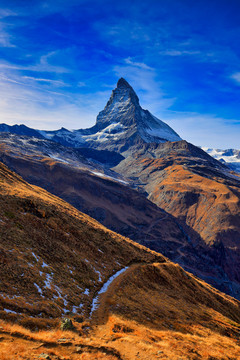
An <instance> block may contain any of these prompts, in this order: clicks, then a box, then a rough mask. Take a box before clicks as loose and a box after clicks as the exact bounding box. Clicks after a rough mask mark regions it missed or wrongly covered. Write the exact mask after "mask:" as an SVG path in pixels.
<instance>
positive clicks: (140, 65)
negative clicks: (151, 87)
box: [124, 57, 153, 70]
mask: <svg viewBox="0 0 240 360" xmlns="http://www.w3.org/2000/svg"><path fill="white" fill-rule="evenodd" d="M124 61H125V63H126V64H129V65H133V66H136V67H139V68H141V69H145V70H153V68H151V67H150V66H148V65H147V64H145V63H142V62H136V61H132V59H131V57H128V58H127V59H124Z"/></svg>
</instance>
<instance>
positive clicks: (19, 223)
mask: <svg viewBox="0 0 240 360" xmlns="http://www.w3.org/2000/svg"><path fill="white" fill-rule="evenodd" d="M0 181H1V188H0V220H1V221H0V255H1V256H0V265H1V266H0V276H1V278H2V279H3V282H2V284H1V289H0V292H1V294H0V317H2V318H5V319H8V320H9V321H16V320H18V321H19V322H21V323H22V324H24V325H25V326H28V327H30V328H31V329H34V328H38V329H39V328H44V326H45V328H47V327H48V326H52V325H53V324H51V322H52V321H51V320H49V319H54V318H59V317H61V315H63V314H64V312H65V313H67V314H68V315H74V313H76V312H77V313H78V314H79V315H84V316H87V314H88V313H89V310H90V305H91V301H92V298H93V296H94V295H95V293H96V291H97V290H98V289H100V288H101V285H102V283H103V282H104V281H105V280H106V279H107V278H109V276H111V275H112V274H113V273H114V272H116V271H117V270H119V269H120V268H122V267H124V266H126V265H127V264H129V263H131V262H135V261H142V262H152V261H153V260H156V259H158V261H166V260H165V258H164V257H163V256H162V255H160V254H157V253H155V252H153V251H150V250H147V249H146V248H145V247H143V246H141V245H138V244H135V243H134V242H133V241H131V240H129V239H127V238H124V237H122V236H120V235H117V234H116V233H114V232H112V231H110V230H108V229H106V228H105V227H104V226H102V225H100V224H99V223H98V222H97V221H95V220H93V219H92V218H90V217H89V216H87V215H85V214H82V213H80V212H79V211H77V210H76V209H75V208H74V207H72V206H70V205H69V204H67V203H66V202H64V201H63V200H61V199H59V198H57V197H55V196H54V195H51V194H49V193H48V192H46V191H44V190H43V189H41V188H38V187H35V186H30V185H29V184H27V183H26V182H24V181H23V180H22V179H21V178H20V177H19V176H17V175H15V174H14V173H12V172H10V171H9V170H8V169H7V168H6V167H5V166H3V165H1V166H0ZM98 250H99V251H98ZM109 259H111V261H109ZM45 264H47V265H48V266H46V265H45ZM99 274H101V277H100V276H99ZM36 284H37V285H38V287H39V288H40V289H41V291H42V294H41V293H40V292H39V290H38V287H37V286H36ZM86 289H88V291H89V295H86V294H84V293H85V290H86ZM4 309H7V310H10V311H11V313H6V312H4ZM14 313H17V314H14ZM29 316H31V317H32V318H30V317H29ZM35 318H41V321H39V320H36V321H35V320H34V319H35ZM44 324H45V325H44Z"/></svg>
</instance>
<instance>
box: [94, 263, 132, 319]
mask: <svg viewBox="0 0 240 360" xmlns="http://www.w3.org/2000/svg"><path fill="white" fill-rule="evenodd" d="M128 268H129V266H126V267H125V268H123V269H121V270H119V271H118V272H116V274H114V275H112V276H111V277H110V278H109V279H108V281H107V282H105V284H103V286H102V288H101V290H100V291H99V292H98V293H97V296H95V298H94V299H93V301H92V307H91V312H90V317H91V316H92V313H93V311H95V310H97V308H98V306H99V295H100V294H103V293H105V292H106V291H107V289H108V288H109V286H110V285H111V283H112V282H113V280H115V279H116V278H117V277H118V276H119V275H120V274H122V273H123V272H125V271H126V270H127V269H128Z"/></svg>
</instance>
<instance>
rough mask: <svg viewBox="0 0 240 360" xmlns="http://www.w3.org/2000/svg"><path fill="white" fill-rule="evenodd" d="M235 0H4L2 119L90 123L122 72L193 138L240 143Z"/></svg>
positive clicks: (37, 124)
mask: <svg viewBox="0 0 240 360" xmlns="http://www.w3.org/2000/svg"><path fill="white" fill-rule="evenodd" d="M239 13H240V2H239V1H238V0H236V1H234V0H224V1H221V0H218V1H215V0H208V1H205V0H198V1H192V0H169V1H166V0H164V1H163V0H158V1H155V0H152V1H151V2H149V1H145V0H142V1H140V0H138V1H134V0H133V1H126V0H122V1H119V2H113V1H112V0H111V1H108V0H99V1H97V0H95V1H93V0H92V1H91V0H87V1H86V0H68V1H65V0H55V1H40V0H34V1H31V0H24V1H23V0H21V1H20V0H15V1H14V0H8V1H5V0H1V1H0V109H1V112H0V122H5V123H8V124H15V123H18V124H20V123H24V124H25V125H27V126H30V127H33V128H38V129H57V128H60V127H62V126H63V127H66V128H70V129H79V128H86V127H90V126H92V125H93V124H94V123H95V119H96V116H97V114H98V112H99V111H100V110H102V109H103V108H104V106H105V104H106V102H107V100H108V98H109V96H110V95H111V90H112V89H113V88H115V86H116V82H117V80H118V78H119V77H124V78H125V79H126V80H127V81H128V82H129V83H130V84H131V85H132V86H133V88H134V89H135V91H136V92H137V94H138V96H139V98H140V103H141V105H142V107H143V108H145V109H148V110H150V111H151V112H152V113H153V114H154V115H155V116H157V117H158V118H160V119H161V120H163V121H166V122H167V123H168V124H169V125H170V126H172V127H173V128H174V130H175V131H177V132H178V133H179V135H180V136H181V137H182V138H184V139H186V140H188V141H190V142H192V143H193V144H195V145H202V146H208V147H217V148H231V147H233V148H238V149H239V148H240V140H239V139H240V101H239V95H240V46H239V44H240V21H239Z"/></svg>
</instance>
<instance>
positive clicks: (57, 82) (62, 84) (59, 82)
mask: <svg viewBox="0 0 240 360" xmlns="http://www.w3.org/2000/svg"><path fill="white" fill-rule="evenodd" d="M22 78H23V79H27V80H32V81H36V82H40V83H49V84H51V85H53V86H57V87H69V86H70V85H69V84H67V83H66V82H64V81H62V80H52V79H43V78H35V77H33V76H23V77H22Z"/></svg>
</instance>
